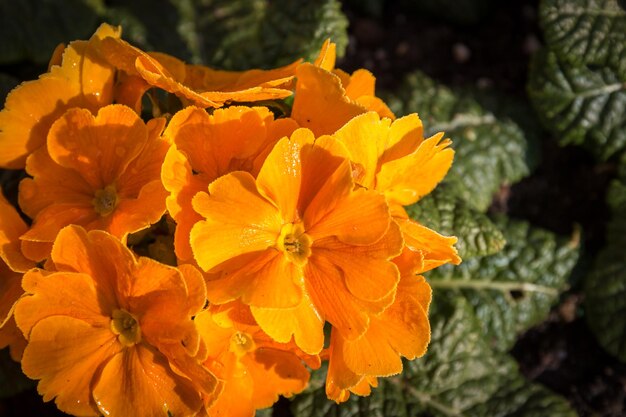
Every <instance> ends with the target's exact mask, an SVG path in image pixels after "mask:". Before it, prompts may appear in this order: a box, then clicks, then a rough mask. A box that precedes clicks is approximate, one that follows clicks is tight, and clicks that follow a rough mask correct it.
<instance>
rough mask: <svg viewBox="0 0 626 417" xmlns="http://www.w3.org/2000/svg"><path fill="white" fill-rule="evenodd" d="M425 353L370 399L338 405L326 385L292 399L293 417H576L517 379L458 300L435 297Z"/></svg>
mask: <svg viewBox="0 0 626 417" xmlns="http://www.w3.org/2000/svg"><path fill="white" fill-rule="evenodd" d="M431 317H432V319H431V325H432V341H431V344H430V347H429V350H428V352H427V353H426V355H425V356H424V357H423V358H421V359H417V360H415V361H411V362H406V365H405V369H404V371H403V373H402V374H401V375H399V376H396V377H393V378H389V379H379V384H380V385H379V387H378V388H375V389H374V390H373V392H372V394H371V395H370V396H369V397H364V398H363V397H356V396H351V397H350V399H349V400H348V401H347V402H346V403H344V404H340V405H337V404H335V403H333V402H331V401H328V400H327V399H326V396H325V393H324V388H323V387H320V388H317V389H313V390H310V391H308V392H305V393H303V394H301V395H299V396H297V397H296V398H295V400H294V401H293V403H292V411H293V413H294V416H295V417H352V416H368V417H369V416H376V417H378V416H380V417H383V416H399V417H400V416H401V417H404V416H407V417H408V416H434V417H439V416H441V417H453V416H459V417H460V416H465V417H472V416H476V417H485V416H490V417H492V416H500V417H508V416H511V417H513V416H531V417H532V416H546V415H549V416H551V417H570V416H575V414H574V412H573V411H572V410H571V409H570V408H569V406H568V405H567V403H566V402H565V401H564V400H563V399H562V398H560V397H558V396H555V395H554V394H552V393H550V392H549V391H548V390H546V389H545V388H542V387H540V386H538V385H534V384H532V383H529V382H527V381H526V380H524V379H523V377H521V376H520V374H519V373H518V371H517V367H516V365H515V364H514V362H513V360H512V359H510V358H509V357H507V356H505V355H501V354H496V353H494V352H493V351H492V350H491V349H490V348H489V346H488V345H487V344H486V342H485V340H484V339H483V337H482V335H481V331H480V325H479V323H478V321H477V319H476V317H475V316H474V315H473V312H472V309H471V307H470V306H469V304H468V303H467V302H466V301H465V300H463V299H462V298H457V299H453V300H446V299H443V300H441V299H440V300H436V302H435V305H434V308H433V312H432V314H431Z"/></svg>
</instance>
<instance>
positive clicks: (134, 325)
mask: <svg viewBox="0 0 626 417" xmlns="http://www.w3.org/2000/svg"><path fill="white" fill-rule="evenodd" d="M111 331H112V332H113V333H115V334H116V335H118V339H119V341H120V343H121V344H122V345H123V346H132V345H135V344H137V343H139V342H141V328H140V327H139V323H138V322H137V319H136V318H135V316H133V315H132V314H130V313H129V312H128V311H126V310H115V311H113V317H112V320H111Z"/></svg>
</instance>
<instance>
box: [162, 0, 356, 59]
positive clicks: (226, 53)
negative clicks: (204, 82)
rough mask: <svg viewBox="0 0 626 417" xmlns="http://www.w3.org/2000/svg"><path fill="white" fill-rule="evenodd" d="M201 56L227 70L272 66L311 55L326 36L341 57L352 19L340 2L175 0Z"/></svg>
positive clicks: (186, 32) (184, 28) (190, 40)
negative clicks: (347, 16) (343, 9)
mask: <svg viewBox="0 0 626 417" xmlns="http://www.w3.org/2000/svg"><path fill="white" fill-rule="evenodd" d="M174 1H175V2H176V3H177V4H178V8H179V10H180V11H181V15H182V17H183V22H182V26H181V28H180V29H181V33H182V34H183V36H185V37H186V39H187V41H188V45H189V46H190V49H191V51H192V53H193V55H194V56H195V57H196V58H197V60H199V61H201V62H203V63H205V64H208V65H211V66H219V67H223V68H227V69H238V70H242V69H249V68H270V67H275V66H278V65H283V64H288V63H290V62H293V61H294V60H296V59H298V58H301V57H305V58H309V59H311V58H312V57H314V56H315V55H316V54H317V52H319V49H320V47H321V46H322V43H323V42H324V40H326V39H327V38H330V39H331V40H332V41H333V42H336V43H337V52H338V55H343V52H344V49H345V47H346V44H347V32H346V29H347V26H348V21H347V19H346V17H345V16H344V15H343V13H342V12H341V9H340V3H339V2H338V1H337V0H315V1H307V2H304V1H290V0H278V1H269V0H236V1H232V0H206V1H203V2H202V3H199V2H193V1H191V0H174Z"/></svg>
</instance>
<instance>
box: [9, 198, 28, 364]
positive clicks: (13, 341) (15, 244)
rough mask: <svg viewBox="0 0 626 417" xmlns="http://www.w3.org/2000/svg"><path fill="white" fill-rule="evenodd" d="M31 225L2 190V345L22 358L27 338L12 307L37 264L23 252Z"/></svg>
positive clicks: (13, 354)
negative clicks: (25, 276) (22, 238)
mask: <svg viewBox="0 0 626 417" xmlns="http://www.w3.org/2000/svg"><path fill="white" fill-rule="evenodd" d="M26 230H28V226H27V225H26V223H24V221H23V220H22V218H21V217H20V215H19V214H18V213H17V211H16V210H15V208H14V207H13V206H12V205H11V204H10V203H9V202H8V201H7V200H6V199H5V198H4V196H3V195H2V193H1V192H0V348H4V347H6V346H10V348H11V357H12V358H13V359H14V360H16V361H19V360H20V358H21V357H22V351H23V350H24V346H25V340H24V336H23V335H22V333H21V332H20V331H19V330H18V329H17V327H16V325H15V319H14V318H13V307H14V305H15V302H16V301H17V300H18V299H19V298H20V296H21V295H22V294H23V293H24V291H23V290H22V273H23V272H25V271H27V270H29V269H30V268H32V267H34V266H35V263H34V262H33V261H30V260H28V259H26V258H25V257H24V255H22V252H21V250H20V240H19V237H20V236H21V235H22V234H24V232H26Z"/></svg>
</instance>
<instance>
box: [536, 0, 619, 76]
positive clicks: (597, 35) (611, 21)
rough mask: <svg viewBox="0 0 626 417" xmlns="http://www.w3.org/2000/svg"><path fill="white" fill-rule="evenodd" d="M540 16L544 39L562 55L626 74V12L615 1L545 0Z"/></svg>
mask: <svg viewBox="0 0 626 417" xmlns="http://www.w3.org/2000/svg"><path fill="white" fill-rule="evenodd" d="M539 16H540V21H541V26H542V28H543V31H544V34H545V38H546V42H547V43H548V45H549V47H550V49H551V50H553V51H554V52H556V53H557V54H558V55H559V56H560V57H561V58H564V59H566V60H569V61H571V62H574V63H577V64H587V65H594V66H610V67H612V68H614V69H616V71H617V72H618V73H619V74H621V75H622V79H624V77H626V11H624V9H622V8H620V6H619V4H618V2H617V0H544V1H542V2H541V6H540V9H539Z"/></svg>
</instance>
